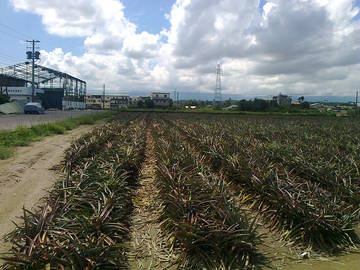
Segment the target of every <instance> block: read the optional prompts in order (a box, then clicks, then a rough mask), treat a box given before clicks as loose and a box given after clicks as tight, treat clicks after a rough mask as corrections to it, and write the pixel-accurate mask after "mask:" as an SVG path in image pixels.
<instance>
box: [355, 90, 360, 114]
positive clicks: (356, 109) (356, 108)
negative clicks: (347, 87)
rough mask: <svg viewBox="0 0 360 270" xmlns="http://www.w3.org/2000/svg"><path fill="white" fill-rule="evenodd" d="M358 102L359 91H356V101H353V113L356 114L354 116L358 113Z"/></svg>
mask: <svg viewBox="0 0 360 270" xmlns="http://www.w3.org/2000/svg"><path fill="white" fill-rule="evenodd" d="M358 100H359V91H356V101H355V112H356V114H358V112H359V108H358Z"/></svg>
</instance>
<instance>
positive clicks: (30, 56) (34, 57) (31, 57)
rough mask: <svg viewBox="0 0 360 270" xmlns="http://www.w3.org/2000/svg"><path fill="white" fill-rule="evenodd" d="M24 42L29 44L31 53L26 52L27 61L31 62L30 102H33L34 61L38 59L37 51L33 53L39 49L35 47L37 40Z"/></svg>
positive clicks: (38, 53)
mask: <svg viewBox="0 0 360 270" xmlns="http://www.w3.org/2000/svg"><path fill="white" fill-rule="evenodd" d="M26 42H28V43H31V47H29V49H31V51H27V52H26V54H27V59H29V60H31V64H32V65H31V69H32V73H31V88H32V91H31V102H33V101H34V96H35V60H39V59H40V52H39V51H35V49H36V50H38V49H39V47H35V45H36V44H37V43H40V41H39V40H27V41H26Z"/></svg>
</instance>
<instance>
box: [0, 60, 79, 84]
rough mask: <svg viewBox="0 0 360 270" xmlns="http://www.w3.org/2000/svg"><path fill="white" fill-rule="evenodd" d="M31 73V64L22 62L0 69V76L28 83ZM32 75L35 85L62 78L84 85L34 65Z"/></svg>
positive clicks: (57, 72)
mask: <svg viewBox="0 0 360 270" xmlns="http://www.w3.org/2000/svg"><path fill="white" fill-rule="evenodd" d="M31 73H32V71H31V64H30V63H29V62H24V63H20V64H15V65H12V66H7V67H2V68H0V74H2V75H4V76H7V77H13V78H16V79H19V80H24V81H26V82H29V83H31V77H32V74H31ZM34 74H35V82H36V84H44V83H48V82H49V81H52V80H55V79H62V78H66V79H70V80H74V81H78V82H81V83H83V84H86V82H85V81H83V80H81V79H79V78H76V77H74V76H71V75H69V74H67V73H64V72H61V71H58V70H55V69H51V68H47V67H44V66H41V65H37V64H36V65H35V69H34Z"/></svg>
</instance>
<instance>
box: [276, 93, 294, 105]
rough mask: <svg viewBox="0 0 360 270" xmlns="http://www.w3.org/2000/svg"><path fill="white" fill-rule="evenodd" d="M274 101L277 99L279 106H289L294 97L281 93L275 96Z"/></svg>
mask: <svg viewBox="0 0 360 270" xmlns="http://www.w3.org/2000/svg"><path fill="white" fill-rule="evenodd" d="M273 101H275V102H276V103H277V104H278V105H279V106H289V105H291V102H292V98H291V97H289V96H287V95H282V94H281V93H280V94H279V95H278V96H275V97H273Z"/></svg>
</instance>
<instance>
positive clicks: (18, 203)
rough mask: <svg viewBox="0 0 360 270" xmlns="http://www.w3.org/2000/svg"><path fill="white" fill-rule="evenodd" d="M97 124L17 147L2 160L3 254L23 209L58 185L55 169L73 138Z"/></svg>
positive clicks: (0, 220)
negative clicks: (8, 234) (4, 238)
mask: <svg viewBox="0 0 360 270" xmlns="http://www.w3.org/2000/svg"><path fill="white" fill-rule="evenodd" d="M93 128H94V126H81V127H79V128H77V129H74V130H72V131H70V132H68V133H66V134H64V135H56V136H51V137H46V138H44V139H43V140H41V141H39V142H35V143H32V144H31V145H30V146H28V147H20V148H17V149H16V152H15V155H14V156H13V157H11V158H10V159H7V160H0V253H4V252H7V251H8V250H9V247H10V246H9V245H8V244H7V243H4V241H3V236H4V235H6V234H7V233H9V232H10V231H11V230H12V229H13V228H14V226H15V225H14V224H13V223H12V222H13V221H15V222H17V217H19V216H21V215H22V208H23V206H25V208H28V209H31V208H33V207H34V206H35V205H36V204H37V203H38V202H39V199H40V198H42V197H44V196H45V195H46V193H47V191H48V190H50V189H51V187H52V186H53V185H54V183H55V182H56V180H57V179H58V177H59V174H58V173H57V172H56V171H55V170H54V169H53V168H54V166H56V165H58V164H59V163H60V162H61V160H62V159H63V155H64V151H65V150H66V149H67V148H68V147H70V145H71V143H72V141H73V140H74V139H75V138H77V137H80V136H81V135H83V134H85V133H87V132H89V131H90V130H91V129H93Z"/></svg>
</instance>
